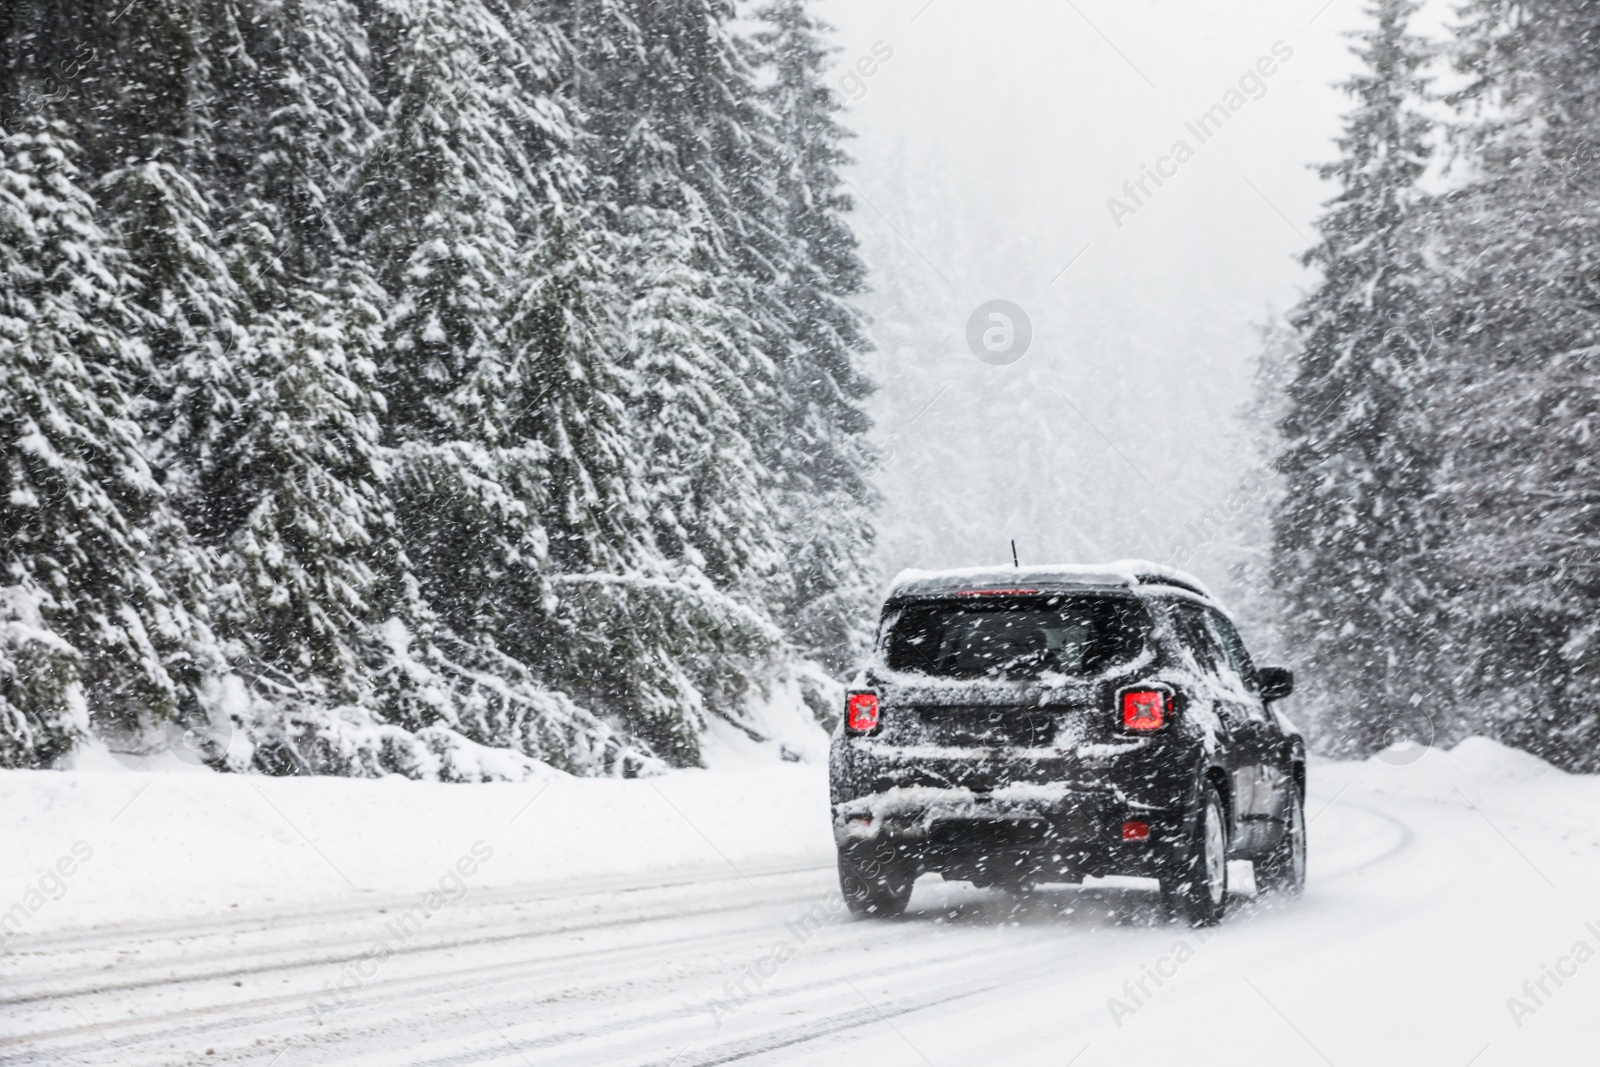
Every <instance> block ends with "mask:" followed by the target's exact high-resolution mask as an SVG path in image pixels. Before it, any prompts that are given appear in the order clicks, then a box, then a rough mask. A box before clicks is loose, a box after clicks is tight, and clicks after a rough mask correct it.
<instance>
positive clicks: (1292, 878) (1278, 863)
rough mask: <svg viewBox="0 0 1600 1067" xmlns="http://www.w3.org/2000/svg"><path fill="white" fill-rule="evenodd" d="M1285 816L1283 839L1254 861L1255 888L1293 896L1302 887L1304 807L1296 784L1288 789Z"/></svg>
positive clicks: (1304, 852)
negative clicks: (1287, 805)
mask: <svg viewBox="0 0 1600 1067" xmlns="http://www.w3.org/2000/svg"><path fill="white" fill-rule="evenodd" d="M1286 816H1287V817H1286V819H1285V820H1284V821H1285V823H1286V824H1287V825H1286V826H1285V830H1284V835H1283V840H1281V841H1279V842H1278V844H1277V846H1276V847H1274V848H1273V850H1272V851H1271V852H1270V853H1268V855H1267V856H1266V857H1265V858H1263V859H1259V860H1256V862H1255V871H1256V888H1257V889H1259V890H1260V891H1261V892H1263V893H1279V894H1282V895H1283V896H1288V897H1297V896H1299V895H1300V893H1301V892H1302V891H1303V890H1304V889H1305V887H1306V807H1305V801H1304V800H1302V799H1301V797H1300V788H1299V787H1298V786H1291V787H1290V789H1289V810H1288V811H1287V813H1286Z"/></svg>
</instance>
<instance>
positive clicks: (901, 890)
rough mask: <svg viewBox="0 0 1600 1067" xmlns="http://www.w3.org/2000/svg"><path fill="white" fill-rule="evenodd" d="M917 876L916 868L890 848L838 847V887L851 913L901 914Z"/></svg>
mask: <svg viewBox="0 0 1600 1067" xmlns="http://www.w3.org/2000/svg"><path fill="white" fill-rule="evenodd" d="M916 880H917V873H916V871H915V870H914V869H912V867H911V865H910V864H909V863H908V862H907V861H906V860H905V859H904V858H903V857H900V856H897V855H895V853H894V850H893V849H891V848H887V847H880V848H878V849H854V848H842V849H840V850H839V890H840V892H841V893H842V894H843V895H844V903H845V906H846V907H847V908H849V909H850V914H852V915H870V916H872V917H873V918H877V919H886V918H892V917H893V916H896V915H899V914H901V913H902V912H904V911H905V910H906V905H907V904H909V903H910V902H911V886H912V883H914V882H915V881H916Z"/></svg>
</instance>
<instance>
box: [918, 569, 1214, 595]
mask: <svg viewBox="0 0 1600 1067" xmlns="http://www.w3.org/2000/svg"><path fill="white" fill-rule="evenodd" d="M1144 585H1168V586H1176V587H1177V588H1179V589H1187V590H1188V591H1190V592H1192V593H1196V594H1198V595H1200V596H1203V597H1205V598H1206V599H1207V600H1210V601H1212V602H1213V603H1219V604H1220V602H1218V601H1217V598H1216V597H1214V596H1213V595H1212V594H1211V590H1209V589H1207V588H1206V586H1205V583H1203V582H1201V581H1200V579H1198V578H1196V577H1194V576H1193V575H1189V574H1185V573H1184V572H1183V571H1180V570H1174V569H1173V568H1171V567H1167V566H1163V565H1162V564H1160V563H1152V562H1150V561H1149V560H1143V559H1121V560H1117V561H1116V562H1114V563H1089V564H1084V563H1051V564H1044V565H1040V566H1029V567H1005V566H996V567H958V568H955V569H952V570H940V571H924V570H916V569H908V570H903V571H901V572H900V573H899V574H897V575H895V579H894V581H893V582H892V583H890V587H889V596H890V597H900V596H937V595H939V594H943V593H956V592H964V591H968V590H971V591H974V592H983V591H992V592H1001V591H1004V590H1010V589H1063V588H1072V589H1081V588H1086V587H1101V588H1113V589H1132V588H1136V587H1138V586H1144Z"/></svg>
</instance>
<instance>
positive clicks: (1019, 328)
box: [967, 300, 1033, 367]
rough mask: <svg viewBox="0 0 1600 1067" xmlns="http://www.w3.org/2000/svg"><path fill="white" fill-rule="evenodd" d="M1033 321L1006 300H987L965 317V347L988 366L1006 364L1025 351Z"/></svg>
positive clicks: (1012, 361)
mask: <svg viewBox="0 0 1600 1067" xmlns="http://www.w3.org/2000/svg"><path fill="white" fill-rule="evenodd" d="M1031 344H1033V323H1032V322H1030V321H1028V313H1027V312H1026V311H1023V310H1022V309H1021V308H1020V307H1018V306H1017V305H1015V304H1013V303H1012V302H1011V301H1009V300H989V301H985V302H984V303H982V304H980V305H978V309H977V310H976V311H974V312H973V313H972V317H971V318H969V319H968V320H967V347H968V348H970V349H972V354H973V355H975V356H977V357H978V358H979V359H981V360H983V361H984V362H985V363H987V364H989V365H990V366H991V367H1005V366H1009V365H1011V364H1012V363H1015V362H1016V361H1017V360H1019V359H1021V358H1022V357H1023V356H1025V355H1027V354H1028V346H1029V345H1031Z"/></svg>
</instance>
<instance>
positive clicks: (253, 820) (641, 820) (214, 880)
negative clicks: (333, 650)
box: [0, 731, 833, 947]
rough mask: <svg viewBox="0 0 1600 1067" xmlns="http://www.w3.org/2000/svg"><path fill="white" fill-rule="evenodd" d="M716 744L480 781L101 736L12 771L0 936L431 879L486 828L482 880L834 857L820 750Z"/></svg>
mask: <svg viewBox="0 0 1600 1067" xmlns="http://www.w3.org/2000/svg"><path fill="white" fill-rule="evenodd" d="M817 733H818V734H820V731H817ZM715 748H716V750H717V751H716V756H717V759H715V760H713V763H714V765H717V766H718V769H717V770H714V771H704V770H693V771H676V772H672V773H669V774H667V775H664V776H661V777H657V778H649V779H630V780H617V779H584V778H573V777H569V776H566V775H560V774H554V773H551V774H548V775H546V776H544V777H543V778H540V779H536V780H532V781H528V782H493V783H483V784H477V785H457V784H443V783H438V782H415V781H409V780H407V779H404V778H400V777H390V778H383V779H377V780H370V779H367V780H362V779H348V778H267V777H262V776H258V775H230V774H214V773H212V772H210V771H206V770H202V769H199V768H194V767H190V766H188V765H186V764H183V763H180V762H178V761H176V760H171V761H170V762H161V763H157V764H152V763H151V761H145V762H144V769H137V770H135V769H129V768H128V767H127V766H125V765H123V763H122V762H121V761H119V760H117V759H116V758H114V757H112V756H110V755H109V754H105V753H103V752H102V753H101V754H100V755H99V756H98V757H96V758H94V759H89V760H80V761H79V766H78V769H74V770H68V771H0V812H3V813H4V814H3V820H4V822H3V827H4V828H3V830H0V943H4V942H5V940H6V939H7V931H11V932H18V929H19V927H20V930H21V932H25V933H29V934H38V933H44V932H48V931H52V930H59V929H63V928H69V927H82V926H90V925H98V924H102V923H110V922H126V921H141V920H158V919H159V920H172V919H179V918H182V917H184V916H194V917H199V916H203V915H207V914H215V913H220V912H226V911H228V910H230V909H231V908H234V907H239V908H257V907H263V908H283V907H293V906H295V905H297V904H309V903H312V902H316V903H318V904H320V905H327V904H330V903H337V902H338V901H339V900H340V899H341V898H345V899H348V900H349V901H350V902H352V903H359V902H361V901H363V900H372V899H375V898H376V897H378V896H388V895H394V894H409V893H413V892H422V891H425V890H427V889H429V888H431V887H432V886H434V885H435V884H436V883H437V882H438V880H439V878H440V877H441V875H443V874H444V873H445V872H446V871H447V870H449V869H450V868H452V867H453V866H454V865H455V864H456V862H457V860H458V859H460V858H461V857H463V856H465V855H468V854H469V853H471V852H472V851H473V846H474V845H475V844H478V843H480V842H481V843H482V844H480V845H479V847H478V849H477V855H478V856H480V857H481V855H482V853H483V849H484V846H487V848H488V849H489V850H492V858H490V859H489V860H487V861H486V862H483V863H481V864H476V863H475V864H473V865H472V866H475V867H476V871H475V873H474V875H473V878H472V883H473V885H474V886H475V887H496V886H505V885H513V884H540V883H551V884H553V883H564V882H571V881H581V880H585V879H596V878H606V877H610V876H627V875H632V874H636V873H641V872H647V871H658V870H671V869H685V868H717V867H720V868H722V869H725V870H729V869H732V868H745V867H748V868H751V869H757V868H760V867H762V866H768V867H770V866H774V865H793V864H798V863H811V862H816V863H827V862H830V861H831V859H832V847H833V838H832V835H831V833H830V831H829V822H828V807H827V802H828V794H827V771H826V765H825V763H824V762H821V761H814V762H809V763H797V762H788V761H785V760H783V759H782V758H780V754H779V750H778V747H777V746H775V745H762V746H755V745H750V744H748V743H746V744H745V745H743V746H742V747H741V746H740V744H739V743H738V742H737V741H736V740H735V739H732V738H724V739H721V740H720V741H719V743H718V744H717V745H716V746H715ZM19 904H20V905H22V906H23V912H20V913H19V912H16V911H15V907H16V906H17V905H19ZM8 915H10V916H11V917H12V921H11V922H10V923H7V921H6V917H7V916H8ZM13 947H15V946H13Z"/></svg>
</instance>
